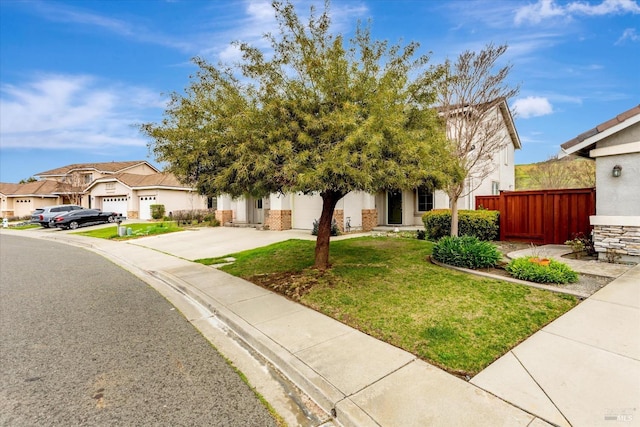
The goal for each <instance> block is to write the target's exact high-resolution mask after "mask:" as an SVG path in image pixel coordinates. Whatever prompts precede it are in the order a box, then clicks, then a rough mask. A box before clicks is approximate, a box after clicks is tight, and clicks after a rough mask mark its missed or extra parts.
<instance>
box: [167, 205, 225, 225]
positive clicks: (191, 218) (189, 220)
mask: <svg viewBox="0 0 640 427" xmlns="http://www.w3.org/2000/svg"><path fill="white" fill-rule="evenodd" d="M171 218H173V220H174V221H176V222H177V223H178V225H197V224H205V223H208V225H211V226H212V227H215V226H218V225H220V223H219V222H218V220H216V214H215V211H214V210H212V209H192V210H179V211H173V212H171Z"/></svg>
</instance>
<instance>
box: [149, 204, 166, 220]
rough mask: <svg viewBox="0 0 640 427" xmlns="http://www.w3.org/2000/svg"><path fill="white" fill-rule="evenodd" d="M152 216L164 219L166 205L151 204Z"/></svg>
mask: <svg viewBox="0 0 640 427" xmlns="http://www.w3.org/2000/svg"><path fill="white" fill-rule="evenodd" d="M150 207H151V218H153V219H162V218H164V205H151V206H150Z"/></svg>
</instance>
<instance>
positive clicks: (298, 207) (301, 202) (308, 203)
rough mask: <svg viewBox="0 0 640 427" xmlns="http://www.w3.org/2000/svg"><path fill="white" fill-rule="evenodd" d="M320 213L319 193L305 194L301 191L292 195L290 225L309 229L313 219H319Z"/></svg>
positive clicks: (320, 200)
mask: <svg viewBox="0 0 640 427" xmlns="http://www.w3.org/2000/svg"><path fill="white" fill-rule="evenodd" d="M321 213H322V197H320V195H317V194H316V195H312V196H306V195H304V194H302V193H300V194H296V195H294V196H293V205H292V207H291V227H292V228H299V229H302V230H311V229H312V228H313V221H314V220H320V214H321Z"/></svg>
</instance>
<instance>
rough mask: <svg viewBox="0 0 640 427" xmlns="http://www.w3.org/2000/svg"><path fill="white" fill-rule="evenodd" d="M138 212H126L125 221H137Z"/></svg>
mask: <svg viewBox="0 0 640 427" xmlns="http://www.w3.org/2000/svg"><path fill="white" fill-rule="evenodd" d="M138 218H140V217H139V216H138V211H127V219H138Z"/></svg>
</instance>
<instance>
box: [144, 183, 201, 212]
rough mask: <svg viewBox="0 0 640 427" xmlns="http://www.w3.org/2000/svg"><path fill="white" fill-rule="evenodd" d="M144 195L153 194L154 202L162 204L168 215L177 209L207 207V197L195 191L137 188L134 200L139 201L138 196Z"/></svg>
mask: <svg viewBox="0 0 640 427" xmlns="http://www.w3.org/2000/svg"><path fill="white" fill-rule="evenodd" d="M144 195H155V196H156V204H158V205H164V210H165V212H166V214H167V215H169V212H173V211H178V210H198V209H207V198H206V197H205V196H201V195H199V194H198V193H197V192H195V191H185V190H169V189H157V190H138V191H137V194H136V196H137V197H136V200H137V201H139V200H140V197H141V196H144ZM138 209H139V202H138Z"/></svg>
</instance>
